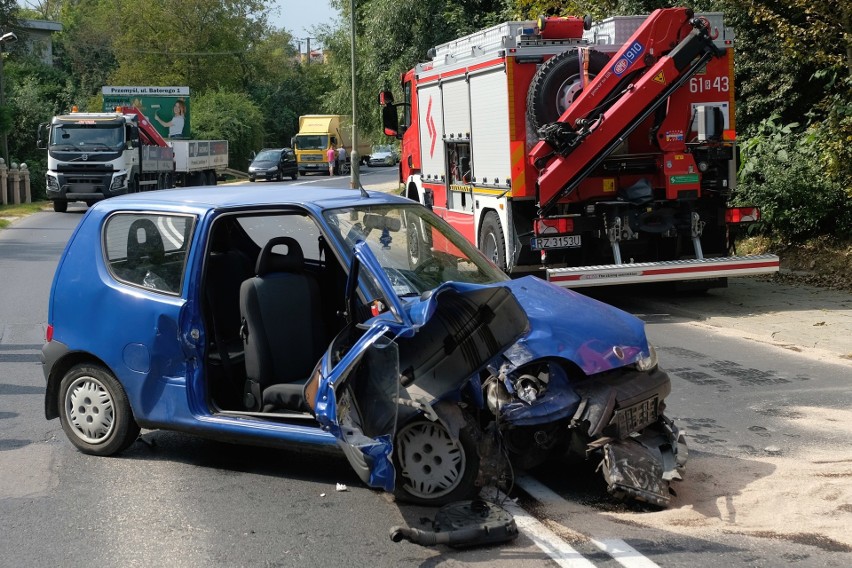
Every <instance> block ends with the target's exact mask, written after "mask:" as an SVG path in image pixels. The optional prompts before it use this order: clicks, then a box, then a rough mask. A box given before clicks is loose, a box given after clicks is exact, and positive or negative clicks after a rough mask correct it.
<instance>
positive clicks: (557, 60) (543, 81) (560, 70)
mask: <svg viewBox="0 0 852 568" xmlns="http://www.w3.org/2000/svg"><path fill="white" fill-rule="evenodd" d="M586 57H588V63H589V77H588V79H589V81H591V80H592V79H594V78H595V76H597V74H598V73H600V72H601V71H602V70H603V69H604V67H606V64H607V62H609V57H607V56H606V55H604V54H603V53H601V52H600V51H593V50H589V51H587V52H586ZM582 90H583V69H582V67H581V66H580V54H579V53H578V51H577V50H576V49H570V50H568V51H563V52H562V53H560V54H558V55H554V56H553V57H551V58H550V59H548V60H547V61H546V62H545V63H544V65H542V66H541V67H539V69H538V71H536V73H535V76H534V77H533V80H532V82H531V83H530V88H529V91H527V124H528V125H529V127H530V128H532V130H533V131H538V129H539V128H541V127H542V126H544V125H545V124H550V123H552V122H556V121H557V120H558V119H559V117H560V116H562V113H563V112H565V109H567V108H568V107H569V106H570V105H571V103H572V102H574V99H576V98H577V96H578V95H579V94H580V93H581V92H582Z"/></svg>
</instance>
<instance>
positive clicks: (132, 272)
mask: <svg viewBox="0 0 852 568" xmlns="http://www.w3.org/2000/svg"><path fill="white" fill-rule="evenodd" d="M165 257H166V249H165V247H164V246H163V237H162V236H161V235H160V231H159V229H157V226H156V225H155V224H154V222H153V221H152V220H151V219H136V220H135V221H133V222H132V223H131V224H130V228H129V229H128V230H127V262H126V263H125V269H126V278H127V280H128V281H130V282H133V283H134V284H141V285H143V286H145V287H146V288H155V289H158V290H165V291H169V292H170V291H172V289H171V286H170V285H168V284H167V283H166V282H165V281H164V280H163V278H162V275H158V274H157V269H158V268H159V267H161V266H162V264H163V261H164V260H165Z"/></svg>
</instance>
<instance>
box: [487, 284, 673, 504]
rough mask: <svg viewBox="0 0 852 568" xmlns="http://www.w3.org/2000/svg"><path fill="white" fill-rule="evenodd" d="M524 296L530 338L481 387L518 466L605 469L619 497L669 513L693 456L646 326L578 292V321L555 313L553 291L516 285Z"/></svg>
mask: <svg viewBox="0 0 852 568" xmlns="http://www.w3.org/2000/svg"><path fill="white" fill-rule="evenodd" d="M524 280H526V279H524ZM519 282H520V281H519ZM520 287H523V293H521V291H520V290H516V296H517V297H518V299H519V301H520V302H521V304H522V305H523V306H524V308H525V311H526V313H527V314H528V316H529V319H530V326H531V331H530V333H529V334H528V335H527V336H526V337H525V338H523V339H522V340H520V341H518V342H517V343H516V344H515V345H514V346H513V347H511V348H510V349H508V350H507V351H506V352H505V353H504V355H503V362H502V364H500V365H498V366H494V367H491V368H490V369H489V374H488V376H487V377H486V378H485V379H484V380H483V381H482V386H483V397H484V399H485V401H486V405H487V408H488V410H489V411H490V412H491V414H492V415H493V416H494V417H495V424H496V426H497V429H498V431H499V437H500V440H501V443H502V445H503V446H504V447H505V449H506V450H507V452H508V454H509V456H510V457H511V459H512V462H513V463H514V465H515V467H520V468H532V467H535V466H537V465H540V464H541V463H544V462H545V461H547V460H549V459H553V458H560V457H563V458H565V457H568V458H582V459H590V460H597V461H598V462H599V470H600V471H601V472H602V474H603V477H604V479H605V481H606V483H607V486H608V491H609V492H610V493H611V494H612V495H613V496H615V497H616V498H622V499H635V500H638V501H644V502H647V503H651V504H653V505H658V506H666V505H667V504H668V503H669V501H670V499H671V494H672V492H671V488H670V482H671V481H674V480H680V479H681V472H682V470H683V467H684V465H685V463H686V459H687V454H688V450H687V446H686V441H685V438H684V435H683V434H682V433H681V432H680V431H679V430H678V428H677V426H675V424H674V423H673V421H672V420H671V419H669V418H668V417H667V416H666V415H665V408H666V404H665V399H666V397H667V396H668V395H669V393H670V391H671V381H670V379H669V376H668V374H666V373H665V371H663V370H662V369H660V367H659V366H658V364H657V356H656V352H655V350H654V348H653V347H652V346H650V345H649V344H648V343H647V340H646V339H645V336H644V331H642V329H643V328H642V326H641V322H640V321H639V320H638V319H636V318H634V317H633V316H631V315H629V314H626V313H624V312H620V311H618V310H615V309H614V308H612V307H610V306H606V305H603V304H600V303H598V302H596V301H595V300H591V299H589V298H586V297H584V296H581V295H579V294H576V293H571V296H572V298H571V299H570V300H571V305H572V306H573V307H574V308H575V309H574V310H571V312H570V313H572V314H573V317H566V316H565V315H564V314H562V315H560V314H559V313H552V312H548V311H546V310H543V309H541V307H542V306H543V305H545V303H546V301H549V300H550V298H548V296H550V295H551V294H553V293H554V292H553V291H552V290H550V289H548V287H547V286H546V283H538V282H536V281H534V280H532V279H531V280H529V281H527V282H526V283H524V284H523V285H519V284H514V283H513V284H512V288H520Z"/></svg>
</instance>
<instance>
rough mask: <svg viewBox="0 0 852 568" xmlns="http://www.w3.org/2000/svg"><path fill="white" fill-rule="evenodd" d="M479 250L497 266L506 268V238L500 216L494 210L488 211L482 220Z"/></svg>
mask: <svg viewBox="0 0 852 568" xmlns="http://www.w3.org/2000/svg"><path fill="white" fill-rule="evenodd" d="M479 250H481V251H482V252H483V253H484V254H485V256H486V257H488V259H489V260H490V261H491V262H493V263H494V264H496V265H497V268H500V269H502V270H506V239H505V238H504V237H503V227H502V226H501V225H500V217H498V216H497V213H495V212H494V211H489V212H488V213H486V214H485V218H484V219H483V220H482V229H481V230H480V231H479Z"/></svg>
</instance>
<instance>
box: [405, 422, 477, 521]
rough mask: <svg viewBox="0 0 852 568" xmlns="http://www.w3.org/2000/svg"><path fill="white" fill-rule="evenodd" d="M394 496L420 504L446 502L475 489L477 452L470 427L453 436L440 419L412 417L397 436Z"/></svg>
mask: <svg viewBox="0 0 852 568" xmlns="http://www.w3.org/2000/svg"><path fill="white" fill-rule="evenodd" d="M394 453H395V455H394V458H395V459H394V462H395V464H396V466H397V474H398V475H397V480H396V497H397V498H398V499H400V500H402V501H409V502H412V503H418V504H422V505H436V506H439V505H446V504H447V503H452V502H454V501H459V500H463V499H468V498H470V497H472V496H473V495H474V494H475V493H476V492H477V490H478V488H477V487H476V485H475V482H476V476H477V474H478V473H479V454H478V453H477V451H476V442H475V441H474V439H473V435H472V433H471V431H470V428H469V427H465V428H462V429H461V430H460V432H459V438H458V440H454V439H453V438H452V437H451V436H450V434H449V432H447V430H446V428H444V426H443V425H442V424H441V423H440V422H430V421H428V420H415V421H413V422H409V423H408V424H406V425H405V426H403V427H402V428H401V429H400V431H399V432H398V433H397V436H396V447H395V450H394Z"/></svg>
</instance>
